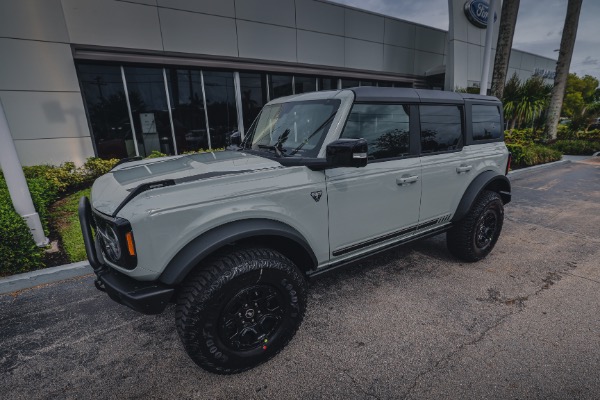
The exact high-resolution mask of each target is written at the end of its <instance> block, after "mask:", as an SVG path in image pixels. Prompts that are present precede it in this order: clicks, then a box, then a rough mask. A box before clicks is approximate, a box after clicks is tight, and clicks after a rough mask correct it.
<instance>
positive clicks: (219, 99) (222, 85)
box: [202, 71, 238, 148]
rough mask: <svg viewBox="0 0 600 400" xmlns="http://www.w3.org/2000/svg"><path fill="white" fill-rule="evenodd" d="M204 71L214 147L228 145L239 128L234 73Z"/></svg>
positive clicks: (209, 121)
mask: <svg viewBox="0 0 600 400" xmlns="http://www.w3.org/2000/svg"><path fill="white" fill-rule="evenodd" d="M202 73H203V74H204V90H205V93H206V108H207V111H208V125H209V127H210V137H211V143H212V147H213V148H222V147H227V146H229V145H230V144H231V136H232V135H235V134H236V132H237V130H238V126H237V111H236V105H235V88H234V83H233V73H232V72H218V71H203V72H202Z"/></svg>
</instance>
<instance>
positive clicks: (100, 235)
mask: <svg viewBox="0 0 600 400" xmlns="http://www.w3.org/2000/svg"><path fill="white" fill-rule="evenodd" d="M93 215H94V221H95V222H96V237H97V240H98V242H99V245H100V248H101V249H102V255H103V256H104V258H105V259H106V260H107V261H110V262H111V263H113V264H115V265H118V266H119V267H122V268H125V269H133V268H135V267H136V265H137V254H136V251H135V241H134V239H133V232H132V230H131V224H130V223H129V221H127V220H126V219H124V218H118V217H117V218H112V217H109V216H108V215H104V214H101V213H99V212H97V211H95V212H94V214H93Z"/></svg>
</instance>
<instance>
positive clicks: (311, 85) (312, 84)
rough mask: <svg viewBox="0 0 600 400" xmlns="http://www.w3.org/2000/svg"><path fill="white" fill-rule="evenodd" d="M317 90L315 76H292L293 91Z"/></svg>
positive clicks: (296, 92)
mask: <svg viewBox="0 0 600 400" xmlns="http://www.w3.org/2000/svg"><path fill="white" fill-rule="evenodd" d="M316 90H317V78H315V77H314V76H297V75H296V76H294V93H295V94H300V93H308V92H314V91H316Z"/></svg>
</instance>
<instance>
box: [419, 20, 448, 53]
mask: <svg viewBox="0 0 600 400" xmlns="http://www.w3.org/2000/svg"><path fill="white" fill-rule="evenodd" d="M445 46H446V42H445V41H444V32H442V31H438V30H435V29H428V28H425V27H422V26H417V27H416V32H415V49H417V50H421V51H426V52H429V53H438V54H444V47H445Z"/></svg>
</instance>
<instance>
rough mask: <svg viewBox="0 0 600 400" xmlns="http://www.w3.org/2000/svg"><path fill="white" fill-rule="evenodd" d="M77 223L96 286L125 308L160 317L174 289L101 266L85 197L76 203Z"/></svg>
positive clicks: (91, 219) (90, 209) (88, 205)
mask: <svg viewBox="0 0 600 400" xmlns="http://www.w3.org/2000/svg"><path fill="white" fill-rule="evenodd" d="M79 222H80V223H81V233H82V234H83V242H84V244H85V251H86V253H87V257H88V260H89V262H90V265H91V266H92V268H93V269H94V273H95V274H96V277H97V278H96V282H95V283H96V287H97V288H98V289H100V290H102V291H105V292H106V293H107V294H108V295H109V297H110V298H111V299H113V300H114V301H116V302H117V303H120V304H123V305H126V306H127V307H129V308H132V309H133V310H135V311H138V312H141V313H143V314H159V313H161V312H163V311H164V309H165V308H166V307H167V305H168V304H169V302H170V300H171V298H172V297H173V294H174V293H175V289H174V288H172V287H169V286H166V285H165V284H163V283H160V282H154V281H150V282H147V281H137V280H135V279H133V278H130V277H129V276H127V275H124V274H122V273H120V272H118V271H115V270H114V269H112V268H110V267H108V266H106V265H104V264H102V262H101V261H100V258H99V257H98V254H97V253H96V246H95V242H94V237H93V235H92V227H93V226H94V219H93V218H92V207H91V205H90V201H89V200H88V198H87V197H85V196H84V197H82V198H81V200H79Z"/></svg>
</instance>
